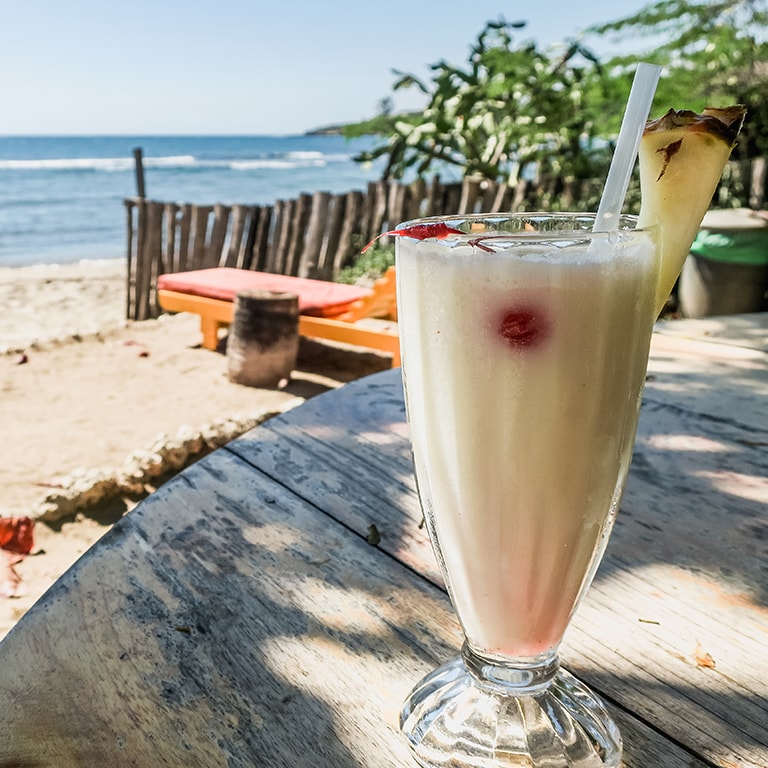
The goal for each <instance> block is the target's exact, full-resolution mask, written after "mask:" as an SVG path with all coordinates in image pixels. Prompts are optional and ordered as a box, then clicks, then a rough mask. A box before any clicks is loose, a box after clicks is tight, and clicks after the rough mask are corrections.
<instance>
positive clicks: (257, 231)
mask: <svg viewBox="0 0 768 768" xmlns="http://www.w3.org/2000/svg"><path fill="white" fill-rule="evenodd" d="M724 179H725V181H724V183H723V184H722V185H721V189H720V191H719V193H718V194H719V200H716V202H718V203H719V204H721V205H724V206H726V205H727V206H734V204H740V205H745V206H746V205H749V206H750V207H753V208H758V207H761V206H762V205H763V201H764V199H765V185H766V172H765V162H764V161H755V162H754V163H753V164H750V165H749V166H744V165H743V164H740V165H736V164H731V165H730V167H729V169H728V170H727V173H726V174H725V176H724ZM600 191H601V182H600V181H598V180H596V181H587V182H584V181H580V182H578V184H574V183H571V184H569V183H567V182H565V183H563V182H562V181H561V180H559V179H550V180H548V181H544V182H542V183H538V184H535V185H534V184H532V183H529V182H526V181H520V182H519V183H518V184H517V185H516V186H515V187H511V186H509V185H506V184H496V183H494V182H489V181H485V180H483V181H479V180H477V179H469V178H468V179H465V180H464V181H463V182H461V183H454V184H443V183H441V182H440V180H439V179H437V178H435V179H433V180H432V181H431V182H430V183H429V184H427V183H425V182H424V181H422V180H419V181H417V182H414V183H412V184H400V183H396V182H387V181H378V182H372V183H371V184H369V185H368V189H367V192H365V193H364V192H362V191H353V192H348V193H346V194H341V195H332V194H330V193H329V192H316V193H314V194H312V195H310V194H303V195H300V196H299V197H298V198H296V199H294V200H278V201H277V202H276V203H275V204H274V205H220V204H219V205H192V204H186V203H167V202H158V201H154V200H147V199H145V198H130V199H127V200H125V205H126V211H127V219H128V221H127V233H128V242H127V262H128V274H127V307H126V317H127V318H128V319H131V320H146V319H149V318H152V317H157V316H158V314H160V309H159V307H158V305H157V298H156V284H157V277H158V275H160V274H164V273H169V272H181V271H185V270H190V269H202V268H205V267H218V266H228V267H238V268H241V269H254V270H259V271H262V272H274V273H279V274H286V275H298V276H300V277H312V278H318V279H322V280H333V279H335V278H336V276H337V275H338V273H339V271H340V270H341V269H342V268H343V267H345V266H348V265H349V264H351V263H352V262H353V261H354V260H355V258H356V256H357V255H358V254H359V253H360V249H361V248H362V247H363V246H364V245H365V244H366V243H367V242H369V241H370V240H372V239H373V238H374V237H376V236H377V235H379V234H381V233H382V232H385V231H387V230H388V229H392V228H393V227H394V226H396V225H397V224H398V223H400V222H402V221H406V220H408V219H412V218H417V217H420V216H431V215H442V214H448V213H481V212H496V211H517V210H534V209H539V210H540V209H548V208H549V209H560V210H568V209H574V210H590V209H592V210H594V209H595V207H596V205H597V201H598V200H599V195H600ZM630 194H632V192H630ZM634 194H635V195H636V194H637V193H636V191H635V193H634ZM742 200H743V202H741V201H742ZM734 201H735V202H734Z"/></svg>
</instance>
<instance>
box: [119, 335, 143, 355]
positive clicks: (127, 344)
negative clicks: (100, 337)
mask: <svg viewBox="0 0 768 768" xmlns="http://www.w3.org/2000/svg"><path fill="white" fill-rule="evenodd" d="M123 346H124V347H138V348H139V351H138V356H139V357H149V349H148V348H147V345H146V344H144V343H143V342H141V341H136V340H134V339H126V340H125V341H124V342H123Z"/></svg>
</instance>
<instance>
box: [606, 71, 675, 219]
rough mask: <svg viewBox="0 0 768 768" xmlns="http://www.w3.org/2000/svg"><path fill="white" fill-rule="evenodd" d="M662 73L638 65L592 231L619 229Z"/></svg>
mask: <svg viewBox="0 0 768 768" xmlns="http://www.w3.org/2000/svg"><path fill="white" fill-rule="evenodd" d="M660 75H661V67H658V66H656V65H655V64H646V63H642V64H638V65H637V70H636V71H635V79H634V80H633V81H632V90H631V91H630V92H629V101H627V108H626V110H625V112H624V118H623V119H622V121H621V128H620V129H619V138H618V139H617V140H616V150H615V151H614V153H613V159H612V160H611V167H610V168H609V169H608V178H607V179H606V180H605V187H604V189H603V196H602V198H601V199H600V205H599V207H598V209H597V217H596V219H595V225H594V231H595V232H609V231H610V230H612V229H617V228H618V222H619V216H620V214H621V209H622V208H623V206H624V198H625V197H626V196H627V188H628V187H629V179H630V176H632V169H633V168H634V167H635V159H636V158H637V152H638V150H639V148H640V139H642V138H643V129H644V128H645V122H646V120H648V113H649V112H650V111H651V103H652V102H653V95H654V94H655V93H656V85H657V84H658V82H659V76H660Z"/></svg>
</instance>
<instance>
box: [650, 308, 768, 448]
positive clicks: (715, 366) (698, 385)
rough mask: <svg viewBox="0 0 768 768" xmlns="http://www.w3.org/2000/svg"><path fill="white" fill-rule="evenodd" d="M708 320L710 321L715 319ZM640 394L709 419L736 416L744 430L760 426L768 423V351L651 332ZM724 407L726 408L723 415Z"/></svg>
mask: <svg viewBox="0 0 768 768" xmlns="http://www.w3.org/2000/svg"><path fill="white" fill-rule="evenodd" d="M707 324H709V325H710V326H711V327H715V323H709V322H708V323H707ZM755 343H760V342H759V341H758V340H756V342H755ZM645 398H646V400H649V401H654V402H659V403H669V404H673V405H678V406H684V407H686V408H688V409H689V410H690V411H691V412H693V413H696V414H700V415H702V416H706V417H707V419H708V420H709V421H715V422H718V421H723V420H725V421H727V422H732V421H734V420H737V421H738V422H739V424H740V425H741V426H742V427H743V428H745V429H747V430H750V429H754V430H756V431H757V432H758V433H759V432H764V431H765V429H766V424H768V353H766V352H765V351H762V350H760V349H753V348H751V347H749V346H736V345H735V344H733V345H726V344H723V343H722V342H720V341H717V340H714V339H713V340H712V341H697V340H695V339H687V338H685V337H683V336H679V335H676V334H672V333H667V332H662V333H656V334H654V337H653V341H652V348H651V358H650V361H649V364H648V377H647V381H646V390H645ZM723 413H728V414H729V416H728V418H727V419H725V417H724V416H723ZM702 421H703V419H702Z"/></svg>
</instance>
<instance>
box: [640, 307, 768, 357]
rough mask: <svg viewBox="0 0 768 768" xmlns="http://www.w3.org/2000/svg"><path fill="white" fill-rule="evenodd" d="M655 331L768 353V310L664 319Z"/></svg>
mask: <svg viewBox="0 0 768 768" xmlns="http://www.w3.org/2000/svg"><path fill="white" fill-rule="evenodd" d="M654 331H655V332H656V334H657V336H658V335H664V336H677V337H679V338H683V339H693V340H698V341H708V342H712V343H714V344H725V345H727V346H733V347H745V348H747V349H754V350H761V351H763V352H768V313H766V312H755V313H753V314H747V315H727V316H724V317H704V318H701V319H698V320H685V319H675V320H661V321H659V322H658V323H656V326H655V328H654Z"/></svg>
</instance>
